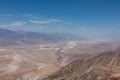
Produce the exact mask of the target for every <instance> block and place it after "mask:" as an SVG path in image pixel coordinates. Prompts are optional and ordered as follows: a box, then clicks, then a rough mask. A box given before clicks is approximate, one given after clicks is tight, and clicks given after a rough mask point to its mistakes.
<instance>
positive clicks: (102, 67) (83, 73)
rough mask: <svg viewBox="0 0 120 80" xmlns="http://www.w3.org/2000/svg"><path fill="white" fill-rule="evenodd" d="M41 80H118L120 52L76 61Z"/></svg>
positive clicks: (119, 78)
mask: <svg viewBox="0 0 120 80" xmlns="http://www.w3.org/2000/svg"><path fill="white" fill-rule="evenodd" d="M43 80H120V52H104V53H101V54H97V55H93V56H90V57H88V58H84V59H80V60H76V61H74V62H72V63H70V64H69V65H67V66H65V67H63V68H61V69H60V70H59V71H58V72H55V73H53V74H52V75H49V76H48V77H46V78H44V79H43Z"/></svg>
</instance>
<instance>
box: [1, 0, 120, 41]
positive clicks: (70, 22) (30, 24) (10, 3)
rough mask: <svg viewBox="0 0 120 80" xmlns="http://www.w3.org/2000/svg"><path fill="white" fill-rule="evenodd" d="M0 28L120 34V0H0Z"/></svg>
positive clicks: (97, 35)
mask: <svg viewBox="0 0 120 80" xmlns="http://www.w3.org/2000/svg"><path fill="white" fill-rule="evenodd" d="M0 28H7V29H12V30H27V31H37V32H64V33H72V34H78V35H81V36H85V37H89V38H94V39H107V38H111V39H118V38H119V36H120V0H0Z"/></svg>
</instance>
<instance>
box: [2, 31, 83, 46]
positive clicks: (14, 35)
mask: <svg viewBox="0 0 120 80" xmlns="http://www.w3.org/2000/svg"><path fill="white" fill-rule="evenodd" d="M66 40H83V38H78V37H77V36H74V35H71V34H66V33H38V32H26V31H11V30H7V29H0V46H12V45H22V44H23V45H25V44H29V45H30V44H36V43H49V42H50V43H51V42H60V41H66Z"/></svg>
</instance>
